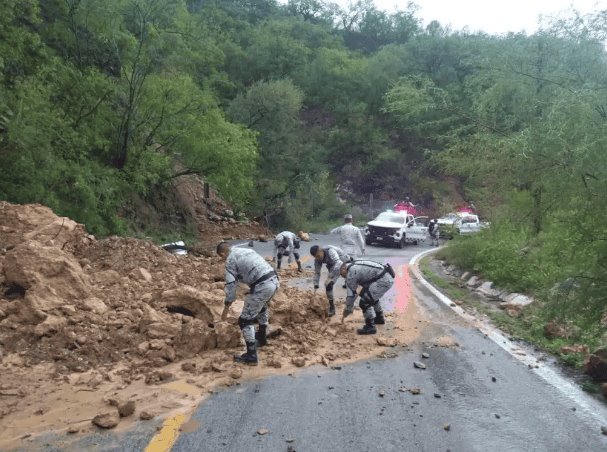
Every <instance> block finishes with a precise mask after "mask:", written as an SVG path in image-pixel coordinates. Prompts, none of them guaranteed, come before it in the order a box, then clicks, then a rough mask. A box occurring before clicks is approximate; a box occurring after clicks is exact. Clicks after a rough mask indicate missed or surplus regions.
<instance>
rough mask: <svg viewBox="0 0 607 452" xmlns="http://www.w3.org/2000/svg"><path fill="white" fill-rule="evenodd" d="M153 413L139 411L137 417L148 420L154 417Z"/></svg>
mask: <svg viewBox="0 0 607 452" xmlns="http://www.w3.org/2000/svg"><path fill="white" fill-rule="evenodd" d="M154 417H155V414H154V413H150V412H149V411H142V412H141V413H139V419H141V420H142V421H149V420H150V419H154Z"/></svg>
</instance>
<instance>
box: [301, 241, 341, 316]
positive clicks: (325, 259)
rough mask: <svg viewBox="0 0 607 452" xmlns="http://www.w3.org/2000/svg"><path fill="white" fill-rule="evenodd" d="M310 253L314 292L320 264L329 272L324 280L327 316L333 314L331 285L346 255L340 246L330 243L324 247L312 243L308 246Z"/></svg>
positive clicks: (333, 300)
mask: <svg viewBox="0 0 607 452" xmlns="http://www.w3.org/2000/svg"><path fill="white" fill-rule="evenodd" d="M310 254H311V255H312V256H314V279H313V281H314V292H316V290H318V287H319V283H320V272H321V270H322V264H325V265H326V266H327V271H328V272H329V274H328V275H327V279H326V280H325V293H326V294H327V300H328V301H329V311H328V314H329V317H331V316H334V315H335V298H334V296H333V286H334V285H335V282H336V281H337V279H338V278H339V268H340V266H341V264H342V262H345V260H346V255H345V254H344V252H343V250H342V249H341V248H338V247H336V246H332V245H328V246H325V247H324V248H321V247H319V246H318V245H313V246H312V247H310Z"/></svg>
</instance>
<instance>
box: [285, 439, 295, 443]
mask: <svg viewBox="0 0 607 452" xmlns="http://www.w3.org/2000/svg"><path fill="white" fill-rule="evenodd" d="M285 441H286V442H287V443H294V442H295V440H294V439H293V438H287V439H286V440H285Z"/></svg>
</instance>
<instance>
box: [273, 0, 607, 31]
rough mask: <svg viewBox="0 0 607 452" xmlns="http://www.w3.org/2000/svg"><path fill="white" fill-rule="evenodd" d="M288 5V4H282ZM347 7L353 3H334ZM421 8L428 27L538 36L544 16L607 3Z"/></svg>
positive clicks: (468, 2) (401, 0)
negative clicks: (435, 22) (431, 24)
mask: <svg viewBox="0 0 607 452" xmlns="http://www.w3.org/2000/svg"><path fill="white" fill-rule="evenodd" d="M279 1H281V3H286V2H287V0H279ZM331 1H333V2H336V3H338V4H340V5H342V6H347V5H348V4H349V3H350V1H351V0H331ZM407 2H408V0H375V5H376V6H377V7H378V8H381V9H385V10H387V11H393V10H394V9H395V7H400V9H406V6H407ZM414 3H416V4H417V5H419V6H420V11H419V13H418V17H420V18H421V19H422V20H423V22H424V25H427V24H428V23H429V22H430V21H432V20H438V21H439V22H440V23H441V24H442V25H443V26H446V25H449V24H450V25H451V26H452V28H453V29H454V30H461V29H462V28H464V27H466V26H467V27H468V28H469V29H470V31H472V32H474V31H479V30H481V31H484V32H486V33H490V34H499V33H507V32H509V31H514V32H518V31H525V32H527V33H528V34H532V33H534V32H535V31H536V30H537V28H538V19H539V16H540V15H544V16H552V17H554V16H559V17H560V16H561V15H563V14H565V15H570V14H571V11H572V10H573V9H574V8H575V9H576V10H578V11H580V12H581V13H583V14H586V13H589V12H592V11H598V10H607V0H414Z"/></svg>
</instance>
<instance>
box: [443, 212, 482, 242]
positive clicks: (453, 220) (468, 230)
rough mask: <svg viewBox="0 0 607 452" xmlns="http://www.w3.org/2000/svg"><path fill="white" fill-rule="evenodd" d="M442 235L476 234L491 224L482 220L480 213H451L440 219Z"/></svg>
mask: <svg viewBox="0 0 607 452" xmlns="http://www.w3.org/2000/svg"><path fill="white" fill-rule="evenodd" d="M438 226H439V231H440V235H441V237H453V235H456V234H461V235H467V234H474V233H476V232H479V231H480V230H481V229H484V228H486V227H488V226H489V223H485V222H482V221H480V219H479V218H478V215H475V214H473V213H469V212H458V213H450V214H447V215H445V216H444V217H441V218H439V219H438Z"/></svg>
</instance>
